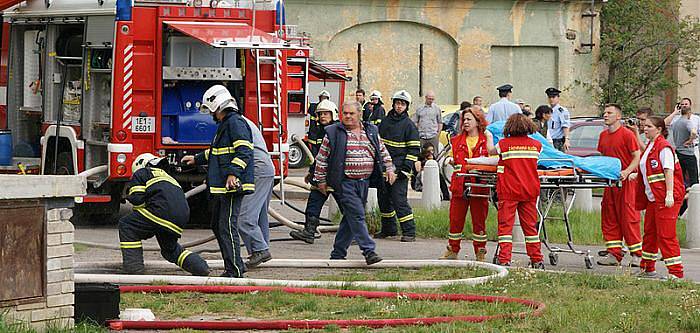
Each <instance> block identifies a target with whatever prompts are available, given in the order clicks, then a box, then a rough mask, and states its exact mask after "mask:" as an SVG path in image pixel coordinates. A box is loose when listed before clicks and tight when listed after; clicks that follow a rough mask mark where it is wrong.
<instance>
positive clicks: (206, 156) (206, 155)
mask: <svg viewBox="0 0 700 333" xmlns="http://www.w3.org/2000/svg"><path fill="white" fill-rule="evenodd" d="M209 152H210V150H209V149H207V150H205V151H204V159H205V160H209Z"/></svg>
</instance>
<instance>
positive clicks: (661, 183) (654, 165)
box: [635, 136, 685, 210]
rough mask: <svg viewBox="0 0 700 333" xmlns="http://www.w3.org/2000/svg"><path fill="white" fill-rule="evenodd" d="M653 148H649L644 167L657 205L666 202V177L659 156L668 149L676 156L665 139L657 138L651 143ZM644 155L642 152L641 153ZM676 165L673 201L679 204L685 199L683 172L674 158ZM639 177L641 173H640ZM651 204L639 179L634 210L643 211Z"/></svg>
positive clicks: (642, 182)
mask: <svg viewBox="0 0 700 333" xmlns="http://www.w3.org/2000/svg"><path fill="white" fill-rule="evenodd" d="M653 144H654V146H652V147H651V151H649V156H647V161H646V166H647V180H648V182H649V187H651V192H652V193H653V194H654V199H655V201H656V202H658V203H663V202H664V201H665V200H666V176H665V175H664V169H663V166H662V165H661V159H660V156H659V155H660V154H661V151H662V150H663V149H664V148H670V149H671V151H672V152H673V156H674V157H675V156H676V153H675V151H674V150H673V147H671V145H670V144H669V143H668V141H666V139H665V138H663V137H662V136H659V137H657V138H656V140H654V142H653ZM645 150H646V149H645ZM642 154H644V152H642ZM675 160H676V163H674V166H673V200H674V201H675V202H677V203H678V202H681V201H682V200H683V198H684V197H685V185H684V184H683V171H681V165H680V163H678V158H677V157H676V158H675ZM640 177H641V173H640ZM650 203H651V202H650V201H649V199H648V198H647V194H646V192H645V190H644V180H643V179H640V180H639V181H638V182H637V195H636V202H635V204H636V207H635V208H636V209H637V210H644V209H646V208H647V206H648V205H649V204H650Z"/></svg>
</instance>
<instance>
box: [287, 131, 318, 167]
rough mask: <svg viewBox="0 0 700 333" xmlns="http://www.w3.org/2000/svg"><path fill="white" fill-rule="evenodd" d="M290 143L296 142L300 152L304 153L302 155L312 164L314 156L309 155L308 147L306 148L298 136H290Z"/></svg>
mask: <svg viewBox="0 0 700 333" xmlns="http://www.w3.org/2000/svg"><path fill="white" fill-rule="evenodd" d="M292 141H294V142H296V143H298V144H299V147H301V150H303V151H304V154H306V156H307V157H308V158H309V160H310V161H311V163H314V154H312V153H311V150H309V147H307V146H306V142H304V140H302V139H301V138H300V137H299V136H298V135H296V134H292Z"/></svg>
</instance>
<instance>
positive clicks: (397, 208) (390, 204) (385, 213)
mask: <svg viewBox="0 0 700 333" xmlns="http://www.w3.org/2000/svg"><path fill="white" fill-rule="evenodd" d="M378 195H379V198H378V201H379V210H380V211H381V215H382V230H381V233H383V234H385V235H396V234H397V233H398V230H397V229H398V228H397V227H396V221H398V222H399V225H401V234H402V235H404V236H415V235H416V222H415V221H414V219H413V210H412V209H411V206H410V205H409V204H408V178H405V177H403V176H401V177H400V178H397V179H396V182H394V184H393V185H389V183H384V187H383V188H381V189H379V191H378Z"/></svg>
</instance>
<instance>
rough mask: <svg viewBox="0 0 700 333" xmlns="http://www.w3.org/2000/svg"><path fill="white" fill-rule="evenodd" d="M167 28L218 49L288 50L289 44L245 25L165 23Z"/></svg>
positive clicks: (187, 22) (186, 22)
mask: <svg viewBox="0 0 700 333" xmlns="http://www.w3.org/2000/svg"><path fill="white" fill-rule="evenodd" d="M164 23H165V24H166V25H167V26H168V27H170V28H172V29H175V30H177V31H179V32H181V33H183V34H185V35H188V36H190V37H193V38H196V39H198V40H200V41H202V42H203V43H206V44H209V45H211V46H213V47H218V48H238V49H289V48H291V46H290V45H289V43H288V42H287V41H285V40H283V39H280V38H278V37H277V36H275V35H273V34H270V33H267V32H265V31H262V30H260V29H257V28H253V27H252V26H250V25H248V24H245V23H227V22H189V21H166V22H164Z"/></svg>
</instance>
